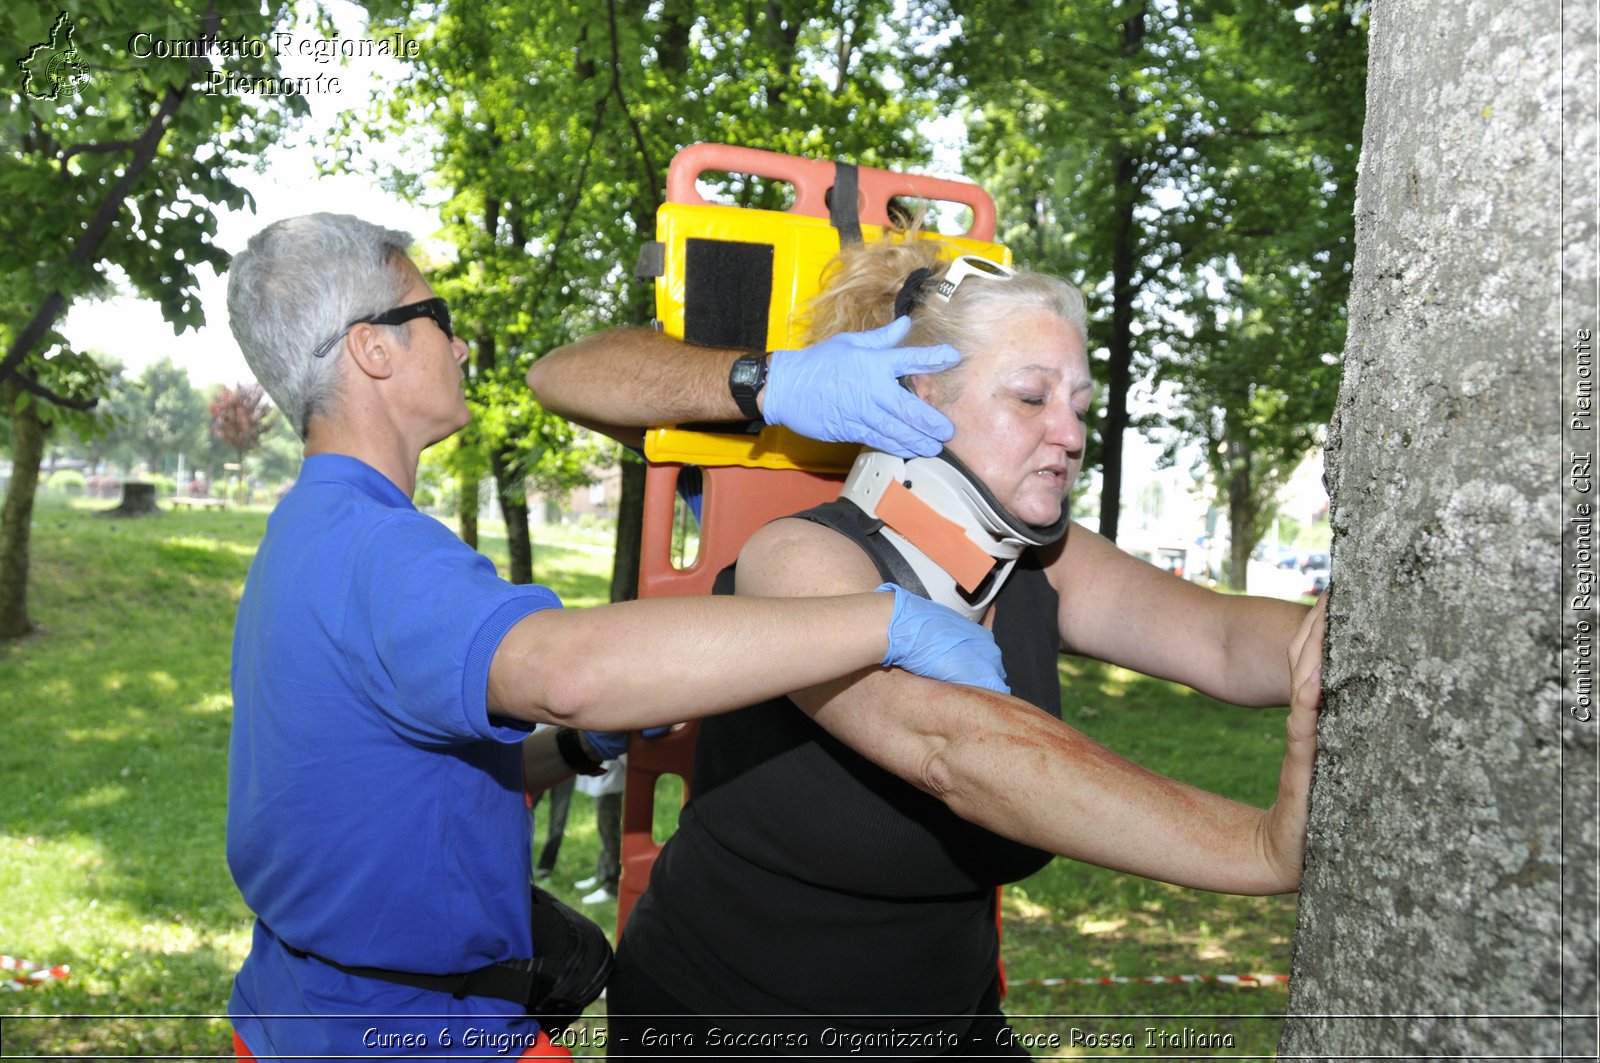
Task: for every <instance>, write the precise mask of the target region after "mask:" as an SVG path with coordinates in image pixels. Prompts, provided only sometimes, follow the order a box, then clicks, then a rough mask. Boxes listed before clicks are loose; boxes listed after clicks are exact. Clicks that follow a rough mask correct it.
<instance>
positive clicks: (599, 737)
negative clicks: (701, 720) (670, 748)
mask: <svg viewBox="0 0 1600 1063" xmlns="http://www.w3.org/2000/svg"><path fill="white" fill-rule="evenodd" d="M671 730H672V726H671V725H670V724H669V725H667V726H666V727H646V728H645V729H644V730H643V731H640V732H639V733H640V734H642V735H644V736H645V737H646V738H660V737H661V736H662V735H664V734H666V733H667V732H668V731H671ZM632 733H633V732H632V731H585V732H583V737H585V738H587V739H588V740H589V744H590V745H591V746H593V747H594V751H595V752H596V753H598V754H599V755H600V759H601V760H616V759H617V758H618V757H620V756H622V754H624V753H626V752H627V751H628V736H629V735H630V734H632Z"/></svg>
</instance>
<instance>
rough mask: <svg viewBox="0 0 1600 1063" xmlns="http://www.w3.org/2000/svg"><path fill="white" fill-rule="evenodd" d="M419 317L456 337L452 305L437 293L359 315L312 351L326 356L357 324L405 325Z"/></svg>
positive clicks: (314, 355) (452, 337)
mask: <svg viewBox="0 0 1600 1063" xmlns="http://www.w3.org/2000/svg"><path fill="white" fill-rule="evenodd" d="M419 317H426V318H432V319H433V323H434V324H436V325H438V326H439V328H440V329H441V330H442V331H443V332H444V336H445V339H447V340H453V339H455V338H456V334H455V332H453V331H452V330H451V328H450V306H449V304H448V303H446V302H445V301H444V300H443V299H442V298H440V297H439V296H437V295H436V296H434V297H433V298H432V299H422V300H419V301H417V302H415V303H406V304H405V305H404V306H397V307H394V308H393V309H391V310H385V311H383V312H382V313H381V314H371V315H368V316H367V317H358V318H356V319H355V320H354V321H352V322H350V323H349V324H348V325H346V326H345V327H344V328H342V329H340V330H339V331H338V332H337V333H336V334H335V335H333V336H330V337H328V339H327V340H325V341H323V343H322V345H321V346H320V347H318V348H317V349H316V350H315V351H313V352H312V356H313V357H315V358H321V357H323V356H325V355H326V354H327V353H328V352H329V351H331V350H333V345H334V344H336V343H338V342H339V340H340V339H341V338H343V336H344V334H345V333H346V332H349V331H350V330H351V329H353V328H355V327H356V326H357V325H403V324H405V323H406V322H407V321H412V320H414V319H416V318H419Z"/></svg>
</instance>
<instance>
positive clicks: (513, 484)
mask: <svg viewBox="0 0 1600 1063" xmlns="http://www.w3.org/2000/svg"><path fill="white" fill-rule="evenodd" d="M892 8H893V5H892V3H890V2H889V0H869V2H865V3H859V4H856V5H854V10H853V11H851V12H850V13H849V14H848V16H846V15H842V14H841V13H840V12H839V11H838V9H837V5H834V4H832V3H822V2H820V0H789V2H787V3H783V4H767V5H752V4H748V3H745V2H743V0H737V2H735V0H715V2H710V3H697V4H694V3H688V2H686V0H670V2H667V3H662V4H655V5H649V6H648V7H646V8H645V9H644V10H643V11H641V12H634V11H630V12H629V13H628V14H627V15H626V17H620V16H619V14H618V12H617V10H616V6H615V5H608V4H575V3H574V4H568V3H561V4H536V5H532V6H531V7H530V6H529V5H526V4H510V3H505V2H500V0H451V2H448V3H444V4H440V5H437V6H434V7H429V8H428V9H427V10H426V11H420V10H419V11H418V12H415V13H413V12H411V11H410V10H408V9H406V8H395V9H393V10H391V9H390V8H389V7H388V6H384V7H382V8H377V7H375V8H373V11H374V14H375V16H376V17H378V19H379V21H380V22H382V23H383V24H384V25H386V26H392V27H399V26H405V27H406V30H407V32H408V33H410V34H412V35H414V36H417V37H418V38H419V39H420V40H421V41H422V48H421V52H420V58H419V60H418V62H417V63H416V65H415V66H414V67H413V69H412V70H411V72H410V76H409V77H408V79H407V80H406V81H405V82H404V83H402V84H400V85H398V86H396V87H395V90H394V91H393V92H392V93H391V94H390V95H389V97H388V98H387V99H385V100H384V101H383V102H382V104H381V105H380V109H379V113H378V114H376V115H373V116H369V118H368V119H367V120H366V121H365V123H364V127H363V129H362V130H361V131H360V132H361V133H364V134H365V135H366V136H384V137H385V138H394V137H407V136H409V137H410V138H411V142H412V143H415V144H417V145H419V147H422V146H424V145H425V148H424V149H423V150H418V151H417V152H416V153H415V155H414V157H416V158H418V159H419V160H424V161H425V164H426V166H427V167H428V169H427V170H426V171H424V172H415V173H398V174H390V175H388V180H389V183H390V184H391V185H392V186H393V187H395V188H397V189H400V190H402V191H404V192H405V193H407V194H409V195H412V196H421V195H424V194H426V193H427V192H428V191H429V190H438V189H443V190H445V192H446V194H447V195H448V198H447V199H446V201H445V205H444V208H443V214H444V218H445V221H446V227H445V231H444V236H445V237H446V238H447V239H448V240H449V241H450V243H451V244H452V245H453V248H454V254H453V256H451V258H450V260H448V261H445V262H440V263H430V264H429V265H430V266H431V267H432V268H431V271H430V276H431V279H432V281H433V283H434V285H435V287H436V288H437V289H438V290H439V291H440V292H441V294H443V295H445V296H446V297H447V298H449V299H450V300H451V304H452V306H453V307H456V308H457V315H458V319H459V320H460V321H462V322H463V325H462V328H461V332H462V334H463V336H464V337H466V338H467V340H468V341H469V343H471V344H472V346H473V359H472V364H471V371H470V377H469V381H468V389H467V390H468V400H469V403H470V404H471V405H472V408H473V412H474V416H475V426H474V429H473V430H472V433H471V434H468V435H466V436H464V437H463V439H462V441H461V442H460V443H459V444H457V447H458V450H457V451H456V453H457V454H460V455H464V454H465V453H466V452H467V451H468V450H470V449H472V448H474V447H478V448H481V450H482V458H481V461H480V465H479V467H480V468H482V469H485V470H487V469H492V470H493V472H494V474H495V478H496V480H497V482H498V483H499V488H500V493H501V497H502V501H503V502H504V501H506V500H508V499H509V500H511V501H520V500H521V499H522V484H523V483H524V482H527V481H532V482H534V483H535V484H537V485H538V486H539V487H541V488H543V489H545V490H547V491H554V492H559V491H561V490H565V489H568V488H570V487H572V486H575V485H577V484H580V483H583V482H586V481H587V480H588V478H589V475H590V472H591V470H593V469H594V468H597V467H602V466H603V465H605V464H608V463H609V461H610V460H611V455H612V454H613V450H612V448H611V447H609V445H607V446H601V445H599V444H598V443H597V442H596V441H594V440H592V439H590V438H589V437H587V436H585V435H582V434H578V433H576V432H575V431H574V429H573V427H572V426H571V425H570V424H568V423H566V422H565V421H563V420H562V419H560V418H556V417H552V416H550V415H549V414H547V413H545V412H544V411H543V410H542V409H541V408H540V407H539V406H538V405H537V404H536V403H534V402H533V401H532V400H531V398H530V396H529V395H528V391H527V386H526V384H525V382H524V379H525V377H526V374H527V369H528V366H529V365H530V364H531V362H532V361H533V359H535V358H537V357H538V356H539V355H540V354H542V353H543V352H544V351H547V350H550V349H552V348H554V347H556V346H559V345H561V344H563V343H566V342H568V341H570V340H571V339H573V338H574V337H575V336H577V335H581V334H583V333H586V332H589V331H592V330H594V329H596V328H600V327H604V326H609V325H618V324H643V323H645V322H647V321H648V320H649V319H650V318H651V316H652V307H651V297H650V289H649V287H648V286H647V285H643V284H639V283H637V282H635V281H633V280H632V279H631V271H632V265H633V262H634V259H635V257H636V256H637V253H638V250H639V247H640V245H641V244H642V243H644V242H646V241H648V240H649V239H651V237H652V235H653V232H654V226H655V211H656V209H657V207H659V206H660V204H661V202H662V197H663V191H662V187H663V185H664V183H665V178H666V167H667V164H668V162H669V161H670V160H671V158H672V156H673V155H674V154H675V153H676V152H677V151H678V150H679V149H680V148H682V147H684V146H685V145H687V144H690V143H694V142H696V141H701V140H720V141H732V142H735V143H743V144H751V145H756V146H760V147H763V148H769V149H773V150H778V151H788V152H794V153H799V154H806V155H812V156H817V157H833V156H839V157H845V158H850V159H853V160H855V161H858V162H862V163H866V164H870V165H884V164H896V165H903V164H905V163H909V162H916V161H919V160H921V159H923V158H925V155H926V149H925V146H924V145H923V142H922V139H921V137H920V136H919V135H918V134H917V133H916V131H915V122H916V120H917V119H918V118H920V117H923V116H925V115H927V114H928V108H927V106H926V104H924V103H919V102H916V101H914V100H910V99H908V98H907V97H906V96H905V94H903V93H900V92H896V91H894V90H893V89H891V88H890V85H891V83H892V82H893V81H894V80H895V79H894V77H893V76H892V74H893V70H894V64H895V56H894V54H893V53H892V51H891V50H890V49H889V47H888V46H887V45H886V44H885V42H884V41H883V39H882V38H881V35H880V34H878V33H877V32H876V30H877V27H878V26H879V25H880V24H881V23H882V22H883V20H885V19H887V18H888V16H889V15H890V13H891V11H892ZM359 143H360V136H359V135H358V131H357V130H356V129H354V128H352V129H350V130H348V131H347V135H346V137H345V138H344V139H343V140H342V142H341V144H340V145H339V148H338V152H337V155H336V159H335V161H336V162H338V163H339V164H342V165H355V164H356V162H355V153H356V149H357V146H358V145H359ZM723 190H724V191H725V193H726V194H727V195H728V196H729V198H730V199H732V200H734V201H737V202H741V203H747V204H754V203H761V204H763V205H778V203H777V202H776V198H775V197H777V195H778V191H777V190H776V189H774V188H772V187H769V186H766V185H763V184H761V183H760V182H750V181H743V180H737V179H729V180H728V181H726V182H725V183H724V185H723ZM457 470H458V472H460V471H468V470H466V469H464V468H463V467H462V466H461V465H460V464H459V463H458V464H457Z"/></svg>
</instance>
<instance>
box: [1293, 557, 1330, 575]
mask: <svg viewBox="0 0 1600 1063" xmlns="http://www.w3.org/2000/svg"><path fill="white" fill-rule="evenodd" d="M1329 564H1330V562H1329V560H1328V555H1327V554H1307V555H1306V556H1305V557H1304V558H1303V559H1301V561H1300V571H1301V572H1310V571H1311V570H1312V569H1317V568H1320V569H1323V570H1324V571H1326V569H1327V568H1328V566H1329Z"/></svg>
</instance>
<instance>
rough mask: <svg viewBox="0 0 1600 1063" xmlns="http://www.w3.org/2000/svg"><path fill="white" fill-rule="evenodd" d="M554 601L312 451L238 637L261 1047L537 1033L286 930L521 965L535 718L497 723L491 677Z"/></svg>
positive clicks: (407, 1045) (342, 1047)
mask: <svg viewBox="0 0 1600 1063" xmlns="http://www.w3.org/2000/svg"><path fill="white" fill-rule="evenodd" d="M560 605H561V602H560V600H559V599H558V598H557V597H556V596H555V594H554V593H552V592H551V591H550V590H548V589H546V588H543V587H532V586H527V587H523V586H514V585H512V584H509V583H507V582H505V581H504V580H502V579H500V578H499V576H498V575H497V574H496V573H495V569H494V565H493V564H491V563H490V562H489V560H488V559H487V558H485V557H483V556H482V555H481V554H478V553H476V552H475V551H473V550H471V549H470V548H468V547H467V546H466V544H464V543H463V542H461V540H460V539H458V538H457V537H456V536H455V535H454V534H452V533H451V532H450V531H449V529H447V528H445V527H444V526H443V525H442V524H440V523H439V522H438V521H436V520H434V519H433V518H432V517H429V516H426V515H425V514H422V513H419V512H418V511H417V510H416V508H415V507H413V506H412V504H411V501H410V500H409V499H408V498H406V496H405V495H404V494H403V493H402V492H401V491H400V490H399V488H397V487H396V486H395V485H394V484H393V483H391V482H390V481H389V480H388V479H387V478H386V477H384V476H383V475H382V474H381V473H379V472H378V471H376V470H375V469H373V468H371V467H370V466H368V465H366V464H364V463H362V462H360V461H357V460H356V459H354V458H350V457H345V456H342V455H333V454H324V455H315V456H312V457H310V458H307V459H306V461H305V464H304V466H303V467H302V469H301V473H300V478H299V480H298V482H297V483H296V484H295V486H294V488H293V489H292V490H291V491H290V492H289V493H288V494H287V495H285V496H284V498H283V500H282V501H281V502H280V503H279V504H278V507H277V509H276V510H275V511H274V512H273V514H272V517H271V519H270V520H269V521H268V522H267V532H266V536H265V537H264V538H263V539H262V542H261V547H260V550H259V551H258V552H257V554H256V558H255V561H254V563H253V564H252V565H251V566H250V575H249V578H248V579H247V580H246V582H245V589H244V596H243V598H242V599H241V601H240V603H239V617H238V623H237V626H236V628H235V631H234V644H233V698H234V717H233V736H232V742H231V746H230V749H229V765H228V775H229V777H228V864H229V867H230V868H231V869H232V871H233V877H234V880H235V881H236V882H237V883H238V885H239V890H240V892H241V893H242V894H243V895H244V899H245V902H246V903H247V904H248V905H249V906H250V908H251V909H252V910H253V911H254V912H255V913H256V915H257V922H256V927H255V934H254V940H253V942H252V947H251V952H250V955H249V957H248V958H247V959H246V960H245V963H244V967H243V968H242V969H241V971H240V972H239V976H238V978H237V979H236V981H235V983H234V989H233V995H232V998H231V999H230V1001H229V1005H228V1010H229V1014H230V1015H231V1016H232V1017H233V1021H234V1026H235V1028H236V1029H237V1030H238V1031H239V1034H240V1036H241V1037H242V1038H243V1039H244V1042H245V1044H246V1045H248V1046H249V1047H250V1049H251V1050H252V1051H253V1052H254V1053H255V1054H256V1055H258V1056H262V1057H270V1056H276V1055H284V1056H340V1055H343V1056H362V1055H369V1054H372V1053H373V1052H375V1051H377V1052H382V1053H403V1052H404V1051H406V1050H407V1049H410V1050H414V1051H417V1052H420V1053H424V1054H430V1053H431V1054H435V1055H438V1054H442V1053H443V1052H448V1051H460V1050H461V1049H462V1048H463V1047H466V1046H464V1045H463V1040H464V1034H465V1033H466V1031H468V1030H469V1029H470V1030H476V1031H479V1033H478V1038H479V1042H480V1043H485V1044H486V1043H490V1042H489V1041H488V1040H486V1039H485V1038H492V1037H493V1036H495V1035H496V1034H500V1035H504V1036H505V1037H511V1038H516V1043H518V1044H522V1043H526V1044H532V1037H533V1036H534V1035H535V1034H536V1032H537V1027H536V1025H535V1024H534V1023H533V1022H532V1021H531V1020H528V1019H526V1018H524V1017H523V1016H522V1015H521V1014H520V1012H521V1008H519V1007H518V1005H516V1004H514V1003H512V1002H510V1001H501V1000H495V999H492V998H484V997H470V998H464V999H461V1000H457V999H455V998H454V997H452V996H450V995H449V994H446V993H436V992H431V991H427V990H419V989H412V988H409V987H407V986H401V985H395V984H393V983H388V982H381V981H376V980H373V979H369V978H358V977H354V976H351V975H347V974H344V973H343V972H341V971H339V970H338V969H336V968H334V967H330V966H328V965H327V964H324V963H320V962H318V961H316V960H313V959H307V958H298V957H296V956H294V955H292V954H291V953H289V952H288V951H287V950H286V949H285V948H284V947H283V943H287V944H289V945H292V946H293V947H295V948H297V949H301V950H304V951H307V952H312V953H316V954H318V955H321V956H326V957H328V958H330V959H333V960H336V961H338V962H340V963H343V964H348V965H351V966H365V967H383V968H389V969H392V970H400V971H412V972H419V973H424V974H453V973H458V972H461V971H468V970H473V969H476V968H478V967H483V966H485V965H488V964H491V963H498V962H501V961H504V960H514V959H526V958H528V956H529V953H530V951H531V950H530V941H529V938H530V933H531V931H530V929H529V891H528V875H529V868H530V856H529V845H530V839H529V827H528V817H527V813H526V810H525V808H524V804H523V799H522V770H521V755H520V751H519V748H518V743H520V742H521V740H522V739H523V738H524V737H526V736H527V734H528V732H529V730H530V727H529V726H527V725H521V724H517V723H515V722H514V721H510V720H504V719H499V718H491V717H490V716H489V713H488V709H487V705H486V691H487V683H488V676H489V662H490V660H491V659H492V658H493V656H494V653H495V650H496V648H497V647H498V646H499V644H500V641H501V639H502V638H504V636H505V634H506V632H507V631H508V630H510V628H511V627H512V626H513V625H514V624H516V623H517V621H519V620H521V619H522V618H523V617H525V616H527V615H529V614H530V613H534V612H537V611H539V610H541V609H550V608H559V607H560ZM380 1016H401V1018H381V1017H380ZM424 1016H427V1017H428V1018H424ZM433 1016H440V1017H441V1018H434V1017H433ZM444 1016H456V1017H458V1020H459V1021H455V1022H451V1020H449V1019H447V1018H442V1017H444ZM469 1019H470V1022H468V1021H467V1020H469ZM441 1031H443V1032H444V1034H445V1035H446V1036H445V1037H441ZM523 1038H526V1039H527V1040H526V1042H524V1041H523V1040H522V1039H523ZM446 1039H448V1040H449V1041H450V1042H451V1043H450V1044H448V1045H447V1044H444V1043H442V1042H443V1041H444V1040H446ZM501 1043H502V1044H507V1043H511V1042H509V1041H504V1040H502V1041H501ZM474 1054H485V1053H481V1052H479V1053H474ZM487 1054H490V1055H493V1054H494V1053H493V1051H492V1050H491V1051H490V1052H489V1053H487ZM514 1054H515V1053H513V1055H514Z"/></svg>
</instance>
